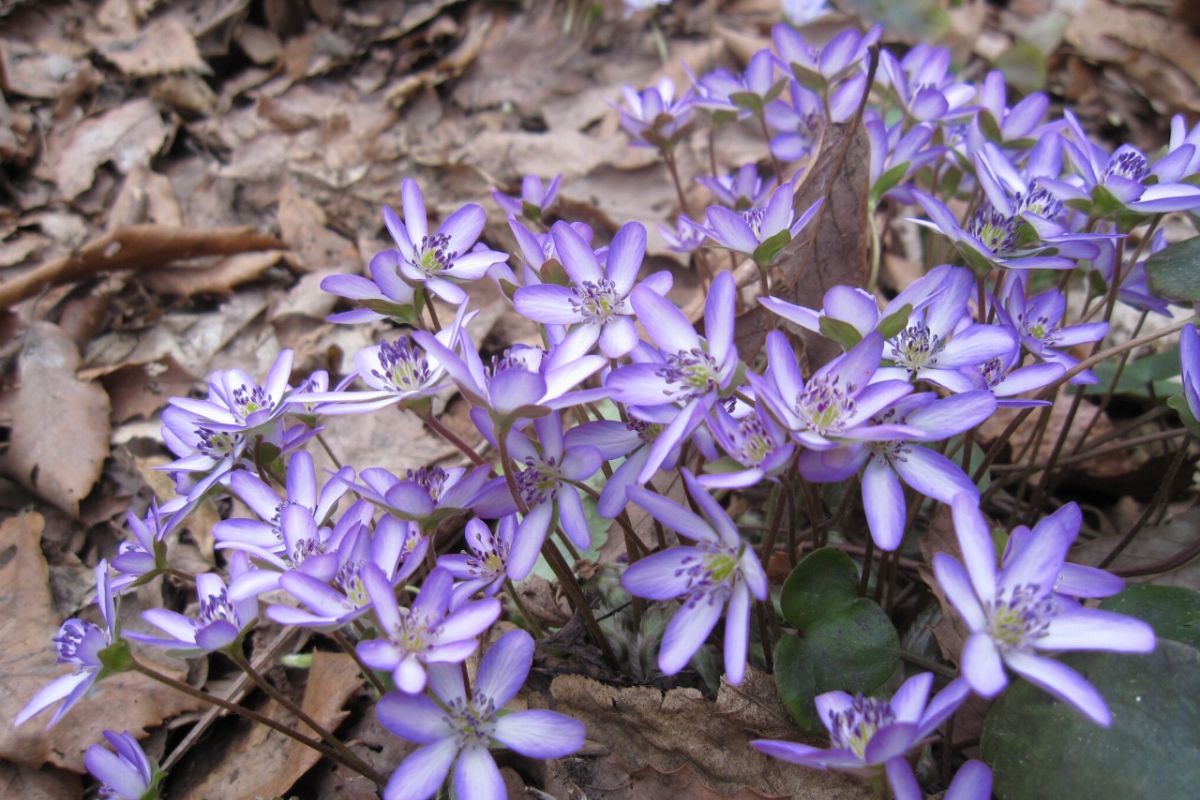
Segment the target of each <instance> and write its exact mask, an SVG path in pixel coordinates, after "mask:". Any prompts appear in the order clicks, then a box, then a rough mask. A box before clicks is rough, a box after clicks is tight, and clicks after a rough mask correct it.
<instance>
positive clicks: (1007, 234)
mask: <svg viewBox="0 0 1200 800" xmlns="http://www.w3.org/2000/svg"><path fill="white" fill-rule="evenodd" d="M967 233H969V234H971V236H974V237H975V238H976V239H978V240H979V242H980V243H981V244H982V245H983V246H984V247H986V248H987V249H989V250H991V251H992V252H993V253H1007V252H1008V251H1009V250H1011V249H1012V248H1013V246H1014V245H1015V244H1016V243H1017V224H1016V219H1015V218H1013V217H1006V216H1004V215H1003V214H1001V213H1000V212H999V211H997V210H996V209H995V208H993V207H992V204H991V203H984V204H983V205H982V206H980V207H979V209H978V210H976V212H975V215H974V216H972V217H971V224H970V226H969V227H968V228H967Z"/></svg>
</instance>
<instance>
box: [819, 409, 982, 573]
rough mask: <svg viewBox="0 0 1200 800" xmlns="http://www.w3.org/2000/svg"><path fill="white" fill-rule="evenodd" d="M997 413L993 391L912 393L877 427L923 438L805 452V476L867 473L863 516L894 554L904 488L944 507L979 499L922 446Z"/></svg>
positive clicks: (879, 417)
mask: <svg viewBox="0 0 1200 800" xmlns="http://www.w3.org/2000/svg"><path fill="white" fill-rule="evenodd" d="M995 410H996V400H995V398H993V397H992V394H991V392H985V391H975V392H963V393H961V394H955V395H951V396H949V397H945V398H939V397H937V395H935V394H933V393H932V392H920V393H918V394H911V395H908V396H907V397H904V398H901V399H900V400H898V401H896V403H894V404H893V405H892V406H890V407H889V408H887V409H885V410H884V411H882V412H880V413H878V414H876V415H875V416H874V417H872V418H871V422H872V423H874V424H876V425H905V426H907V427H910V428H915V429H916V430H918V431H919V432H920V433H919V434H917V435H916V436H913V437H912V438H911V439H906V440H901V441H885V442H872V443H870V444H865V445H857V444H855V445H849V446H844V447H841V448H838V449H836V450H805V451H803V452H802V453H801V454H800V458H799V465H800V474H801V475H803V476H804V478H805V479H806V480H809V481H813V482H815V483H834V482H838V481H844V480H846V479H847V478H849V477H850V476H851V475H853V474H855V473H856V472H858V470H859V469H862V481H861V482H862V500H863V512H864V513H865V514H866V517H867V527H868V528H869V529H870V531H871V538H872V539H873V540H874V541H875V544H876V545H877V546H878V547H879V548H880V549H881V550H886V551H891V550H895V549H896V548H897V547H899V546H900V543H901V541H902V539H903V537H904V527H905V522H906V505H907V504H906V503H905V500H904V485H905V484H907V485H908V486H910V487H912V488H913V489H915V490H916V491H917V492H919V493H920V494H923V495H925V496H926V497H932V498H933V499H935V500H938V501H940V502H943V503H949V502H951V501H952V500H953V499H954V498H955V497H956V496H957V495H959V494H967V495H970V496H972V497H978V496H979V492H978V491H977V490H976V488H975V484H973V483H972V482H971V479H970V478H969V477H967V475H966V474H965V473H964V472H963V470H962V468H961V467H959V466H958V465H957V464H955V463H954V462H953V461H951V460H950V459H948V458H946V456H944V455H942V454H941V453H939V452H937V451H936V450H934V449H932V448H929V447H924V446H923V443H926V442H937V441H943V440H945V439H949V438H950V437H951V436H957V435H958V434H960V433H962V432H963V431H966V430H969V429H971V428H974V427H975V426H977V425H979V424H980V423H982V422H983V421H984V420H986V419H987V418H988V417H990V416H991V415H992V412H994V411H995Z"/></svg>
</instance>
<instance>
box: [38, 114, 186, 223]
mask: <svg viewBox="0 0 1200 800" xmlns="http://www.w3.org/2000/svg"><path fill="white" fill-rule="evenodd" d="M168 132H169V130H168V128H167V126H166V124H165V123H164V122H163V120H162V116H161V115H160V114H159V112H158V107H157V106H156V105H155V104H154V103H153V102H151V101H150V100H147V99H146V98H144V97H143V98H138V99H136V100H130V101H129V102H128V103H125V104H124V105H121V106H118V107H116V108H114V109H112V110H111V111H108V112H105V113H104V114H101V115H100V116H98V117H92V118H91V119H87V120H84V121H83V122H81V123H80V124H79V125H77V126H76V127H75V128H74V129H73V130H72V131H71V132H70V133H69V134H67V139H66V141H65V142H64V143H63V144H61V146H60V147H58V148H52V150H51V154H50V156H48V157H47V159H46V161H45V162H44V163H45V164H46V165H47V166H49V167H50V170H51V174H52V177H53V179H54V182H55V183H57V184H58V189H59V191H60V192H62V195H63V197H65V198H67V199H68V200H71V199H74V198H75V197H78V196H79V195H81V194H83V193H84V192H85V191H87V190H88V189H89V188H90V187H91V185H92V181H94V180H95V175H96V170H97V169H98V168H99V167H100V165H101V164H103V163H105V162H107V161H111V162H113V165H114V166H115V167H116V168H117V171H118V172H122V173H126V172H129V171H130V170H132V169H133V168H134V167H137V166H143V167H144V166H146V165H147V164H149V163H150V159H151V158H152V157H153V156H154V155H155V154H156V153H158V151H159V148H161V147H162V146H163V144H164V143H165V142H166V140H167V134H168Z"/></svg>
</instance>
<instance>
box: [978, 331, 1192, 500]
mask: <svg viewBox="0 0 1200 800" xmlns="http://www.w3.org/2000/svg"><path fill="white" fill-rule="evenodd" d="M1194 320H1195V317H1189V318H1188V319H1185V320H1180V321H1179V322H1176V323H1175V324H1173V325H1169V326H1167V327H1166V328H1163V329H1162V330H1158V331H1155V332H1154V333H1148V334H1146V335H1145V336H1140V337H1138V338H1136V339H1131V340H1129V341H1128V342H1125V343H1124V344H1120V345H1116V346H1115V347H1110V348H1109V349H1107V350H1104V351H1102V352H1099V353H1096V354H1095V355H1094V356H1091V357H1089V358H1085V359H1084V360H1083V361H1080V362H1079V363H1078V364H1076V365H1075V366H1073V367H1071V369H1069V370H1067V371H1066V372H1065V373H1064V374H1063V375H1062V376H1060V377H1059V378H1058V380H1056V381H1054V382H1053V383H1050V384H1047V385H1046V386H1045V387H1044V388H1043V389H1042V390H1041V391H1040V392H1038V394H1037V396H1036V399H1039V400H1043V399H1045V398H1047V397H1050V396H1052V395H1053V394H1054V393H1055V392H1056V391H1058V387H1059V386H1061V385H1062V384H1064V383H1066V382H1067V381H1069V380H1070V379H1071V378H1074V377H1075V376H1076V375H1078V374H1079V373H1081V372H1084V371H1086V370H1089V369H1091V368H1092V367H1094V366H1096V365H1097V364H1099V363H1100V362H1102V361H1105V360H1106V359H1109V358H1112V357H1113V356H1118V355H1120V354H1121V353H1124V352H1126V351H1128V350H1132V349H1134V348H1136V347H1141V346H1142V345H1144V344H1149V343H1150V342H1153V341H1155V340H1157V339H1161V338H1163V337H1164V336H1170V335H1171V334H1173V333H1177V332H1179V331H1181V330H1183V328H1184V327H1185V326H1187V325H1189V324H1191V323H1192V322H1193V321H1194ZM1032 411H1033V407H1032V406H1030V407H1029V408H1024V409H1021V412H1020V413H1019V414H1017V416H1015V417H1014V418H1013V421H1012V422H1010V423H1009V424H1008V426H1007V427H1006V428H1005V429H1004V432H1003V433H1001V434H1000V436H999V437H998V438H997V439H996V441H995V442H994V443H993V444H992V446H991V447H990V448H988V452H987V454H986V455H985V456H984V457H983V463H982V464H980V465H979V468H978V469H976V470H975V472H974V474H973V475H972V477H971V480H972V481H974V482H975V483H978V482H979V479H980V478H982V477H983V474H984V472H985V471H986V470H987V468H988V467H990V466H991V465H992V462H993V461H995V460H996V457H997V456H999V455H1000V449H1001V448H1002V447H1003V446H1004V443H1005V442H1006V441H1007V440H1008V438H1009V437H1010V436H1012V434H1013V431H1015V430H1016V429H1017V427H1018V426H1019V425H1020V424H1021V423H1022V422H1024V421H1025V418H1026V417H1028V416H1029V414H1030V413H1031V412H1032Z"/></svg>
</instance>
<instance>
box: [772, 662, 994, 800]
mask: <svg viewBox="0 0 1200 800" xmlns="http://www.w3.org/2000/svg"><path fill="white" fill-rule="evenodd" d="M932 685H933V674H932V673H929V672H922V673H920V674H919V675H914V676H912V677H911V678H909V679H908V680H906V681H905V682H904V683H903V684H901V686H900V688H899V689H897V690H896V693H895V694H894V695H892V699H891V700H884V699H882V698H875V697H863V696H862V695H861V694H860V695H854V696H851V695H849V694H846V693H845V692H826V693H825V694H821V695H817V697H816V705H817V714H818V715H819V716H820V718H821V722H822V723H824V725H825V728H826V729H827V730H828V731H829V740H830V744H831V745H832V746H831V747H830V748H829V749H824V750H823V749H821V748H817V747H812V746H810V745H806V744H797V743H795V742H785V741H778V740H774V739H758V740H756V741H753V742H751V743H750V744H751V745H753V746H754V747H755V748H756V749H758V750H761V751H762V752H764V753H766V754H767V755H769V756H772V757H773V758H778V759H782V760H784V761H788V762H791V763H793V764H799V765H801V766H804V767H811V768H813V769H821V770H824V769H835V770H841V771H845V772H849V773H851V774H854V775H859V776H861V777H864V778H873V779H879V778H882V777H885V776H886V779H887V783H888V785H889V786H890V787H891V790H892V796H893V797H895V798H896V800H922V799H923V798H924V797H925V793H924V792H922V791H921V787H920V785H918V784H917V779H916V776H915V775H914V774H913V771H912V767H911V766H909V763H908V760H907V759H906V758H905V754H906V753H908V752H909V751H910V750H912V749H914V748H915V747H917V746H918V745H920V744H921V743H922V742H923V741H924V740H925V739H926V738H927V737H928V736H929V735H930V734H931V733H933V732H934V731H935V730H937V728H938V727H939V726H940V725H941V724H942V723H943V722H945V721H946V719H947V718H949V717H950V715H951V714H953V713H954V712H955V711H956V710H957V709H958V707H959V705H961V704H962V701H963V700H965V699H966V697H967V695H968V694H969V693H970V690H969V688H968V687H967V685H966V682H965V681H963V680H962V679H961V678H960V679H958V680H955V681H952V682H950V684H948V685H947V686H946V687H945V688H944V689H942V690H941V691H940V692H938V693H937V695H936V696H934V698H933V700H929V690H930V688H931V687H932ZM968 796H970V795H968Z"/></svg>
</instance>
